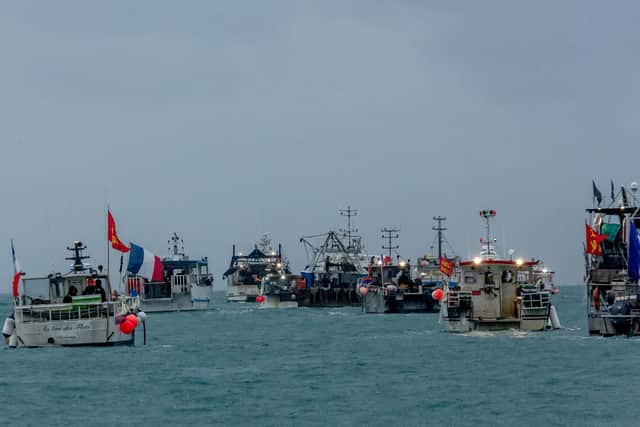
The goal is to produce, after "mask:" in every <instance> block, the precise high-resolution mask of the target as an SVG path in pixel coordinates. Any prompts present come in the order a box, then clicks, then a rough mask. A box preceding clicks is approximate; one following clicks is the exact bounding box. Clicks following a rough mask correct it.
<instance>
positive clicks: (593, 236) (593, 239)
mask: <svg viewBox="0 0 640 427" xmlns="http://www.w3.org/2000/svg"><path fill="white" fill-rule="evenodd" d="M585 227H586V231H587V253H588V254H591V255H597V256H600V255H602V246H601V245H600V243H602V241H603V240H605V239H606V238H607V235H606V234H598V233H597V232H596V230H594V229H593V228H591V227H590V226H589V224H585Z"/></svg>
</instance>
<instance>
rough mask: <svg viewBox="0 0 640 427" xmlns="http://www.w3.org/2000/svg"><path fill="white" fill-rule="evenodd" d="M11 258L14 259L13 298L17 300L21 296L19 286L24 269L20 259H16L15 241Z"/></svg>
mask: <svg viewBox="0 0 640 427" xmlns="http://www.w3.org/2000/svg"><path fill="white" fill-rule="evenodd" d="M11 258H13V283H12V284H13V297H14V298H17V297H18V296H19V295H20V292H19V291H18V284H19V283H20V276H21V275H22V269H21V268H20V263H19V262H18V257H16V250H15V249H14V248H13V240H11Z"/></svg>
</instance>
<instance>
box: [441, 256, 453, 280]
mask: <svg viewBox="0 0 640 427" xmlns="http://www.w3.org/2000/svg"><path fill="white" fill-rule="evenodd" d="M453 267H454V265H453V260H450V259H447V258H445V257H442V256H441V257H440V272H441V273H442V274H444V275H446V276H449V277H451V275H452V274H453Z"/></svg>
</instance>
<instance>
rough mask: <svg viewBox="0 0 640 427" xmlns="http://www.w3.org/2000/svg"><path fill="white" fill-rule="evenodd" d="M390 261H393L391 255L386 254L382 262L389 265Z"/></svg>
mask: <svg viewBox="0 0 640 427" xmlns="http://www.w3.org/2000/svg"><path fill="white" fill-rule="evenodd" d="M390 262H391V257H390V256H389V255H387V256H385V257H384V258H383V259H382V263H383V264H384V265H387V264H389V263H390Z"/></svg>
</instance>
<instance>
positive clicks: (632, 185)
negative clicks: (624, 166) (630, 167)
mask: <svg viewBox="0 0 640 427" xmlns="http://www.w3.org/2000/svg"><path fill="white" fill-rule="evenodd" d="M629 188H631V191H633V192H634V193H635V192H636V191H638V183H637V182H635V181H633V182H632V183H631V185H630V186H629Z"/></svg>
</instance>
